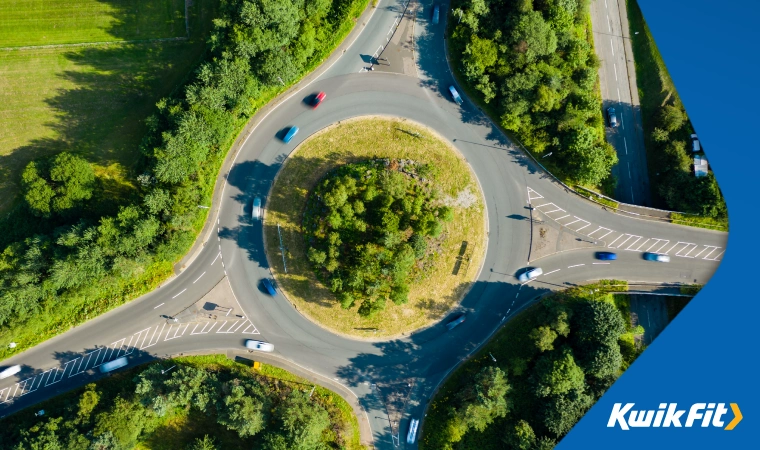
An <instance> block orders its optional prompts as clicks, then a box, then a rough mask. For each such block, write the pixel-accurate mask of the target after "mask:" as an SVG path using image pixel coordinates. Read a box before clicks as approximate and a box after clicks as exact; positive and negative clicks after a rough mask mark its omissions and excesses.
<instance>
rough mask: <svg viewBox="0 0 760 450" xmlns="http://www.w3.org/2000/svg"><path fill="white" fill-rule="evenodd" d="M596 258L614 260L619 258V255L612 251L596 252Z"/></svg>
mask: <svg viewBox="0 0 760 450" xmlns="http://www.w3.org/2000/svg"><path fill="white" fill-rule="evenodd" d="M596 259H601V260H602V261H614V260H616V259H617V255H616V254H615V253H612V252H596Z"/></svg>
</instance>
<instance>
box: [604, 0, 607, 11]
mask: <svg viewBox="0 0 760 450" xmlns="http://www.w3.org/2000/svg"><path fill="white" fill-rule="evenodd" d="M604 9H607V0H604Z"/></svg>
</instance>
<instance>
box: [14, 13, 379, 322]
mask: <svg viewBox="0 0 760 450" xmlns="http://www.w3.org/2000/svg"><path fill="white" fill-rule="evenodd" d="M362 4H366V1H362V0H221V2H220V6H219V8H218V12H219V15H218V17H217V18H216V19H215V20H214V21H213V23H214V27H213V33H212V34H211V36H210V37H209V41H208V42H209V43H208V50H207V52H206V57H205V59H204V61H203V62H202V63H201V64H200V65H199V67H198V68H197V70H196V72H195V73H194V74H192V76H191V77H190V78H189V81H188V82H187V84H186V85H185V86H184V87H182V88H181V89H178V90H177V94H176V95H174V96H173V97H170V98H166V99H163V100H161V101H159V102H158V105H157V106H158V109H157V112H156V113H155V114H153V115H152V116H150V117H149V118H148V119H147V123H148V126H149V130H150V131H149V133H148V134H147V135H146V136H145V138H144V139H143V142H142V144H141V151H142V155H143V158H142V161H141V163H140V168H141V169H140V172H141V175H139V176H137V177H136V180H133V183H134V185H135V188H134V189H133V195H131V196H130V197H129V198H111V197H109V193H108V191H107V189H103V188H102V186H103V185H104V184H106V182H107V180H101V179H98V177H96V175H95V174H94V173H93V169H92V167H91V166H90V164H89V163H88V162H87V161H85V160H84V159H82V158H81V157H79V156H76V152H66V153H62V154H60V155H58V156H55V157H54V158H52V159H46V160H40V161H34V162H32V163H30V164H29V165H28V166H27V167H26V168H25V169H24V171H23V174H22V176H21V178H22V185H23V198H24V200H25V202H24V205H22V206H21V207H19V208H16V210H15V211H14V213H13V214H12V215H11V216H9V218H8V219H7V220H5V221H4V223H2V224H0V231H1V232H0V326H12V325H17V324H19V323H22V322H23V321H24V320H26V319H28V318H29V317H30V316H31V315H32V314H34V313H36V312H39V311H41V310H42V309H43V308H48V307H49V306H55V304H58V303H61V302H67V301H69V299H70V298H72V297H76V296H81V297H84V298H86V299H87V300H85V301H81V300H80V301H79V302H78V303H79V304H84V305H85V306H84V308H85V309H86V310H89V311H91V310H93V309H94V310H97V311H102V310H103V307H99V308H100V309H98V308H90V307H89V306H87V305H91V304H92V303H93V302H96V301H99V300H102V301H104V302H106V303H108V304H109V305H113V304H114V303H113V302H114V300H113V299H114V298H115V297H116V298H118V297H120V296H124V297H127V296H128V295H129V294H128V293H125V292H124V289H125V288H124V286H127V285H129V283H134V280H135V279H137V278H139V277H140V276H149V275H150V270H149V268H150V267H165V266H166V263H171V262H173V261H176V260H177V259H178V258H179V257H180V256H181V255H182V254H183V252H185V251H186V250H187V249H188V247H189V245H190V244H191V242H192V241H193V239H194V237H195V232H196V231H197V230H198V228H199V222H200V219H201V218H202V214H203V211H204V210H201V209H199V208H198V205H199V204H202V203H203V202H204V201H207V199H208V198H209V196H210V191H211V189H212V187H213V184H214V181H215V177H216V175H217V173H216V171H217V168H218V167H219V163H220V161H221V160H222V159H223V157H224V155H225V153H226V150H227V149H228V148H229V146H230V144H231V142H232V140H233V139H234V137H235V136H234V133H235V131H236V130H237V129H238V127H239V126H240V125H241V124H242V123H243V121H244V120H245V119H246V118H247V117H248V116H250V115H251V114H252V113H253V111H254V109H253V106H252V105H253V104H254V103H255V101H256V99H257V98H258V97H259V96H260V95H261V94H262V92H264V91H266V90H269V91H271V90H272V89H273V88H274V87H276V86H280V83H283V84H287V83H290V82H292V81H293V80H295V78H296V77H298V76H299V75H300V74H301V73H302V72H303V71H304V69H305V68H306V67H307V66H309V65H310V64H312V63H313V59H314V58H317V57H322V55H323V54H324V53H325V51H326V50H328V49H329V47H330V46H332V45H335V44H336V42H334V39H335V36H334V33H335V32H336V30H337V29H338V28H340V27H341V25H342V24H344V23H346V22H347V21H350V20H351V17H349V14H355V12H356V10H357V6H361V5H362ZM99 186H100V187H101V188H100V189H99ZM162 264H163V266H162ZM164 270H165V269H164ZM143 282H145V283H147V282H149V280H146V281H143ZM93 286H96V287H98V289H100V290H99V291H97V292H93V291H92V287H93ZM88 287H89V288H90V291H88V292H87V293H83V292H82V291H83V290H84V289H85V288H88ZM116 304H118V301H117V302H116ZM48 309H49V308H48ZM82 315H84V314H82Z"/></svg>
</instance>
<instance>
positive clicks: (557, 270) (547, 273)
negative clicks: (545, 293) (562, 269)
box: [544, 269, 559, 276]
mask: <svg viewBox="0 0 760 450" xmlns="http://www.w3.org/2000/svg"><path fill="white" fill-rule="evenodd" d="M554 272H559V269H555V270H552V271H551V272H546V273H545V274H544V276H546V275H549V274H550V273H554Z"/></svg>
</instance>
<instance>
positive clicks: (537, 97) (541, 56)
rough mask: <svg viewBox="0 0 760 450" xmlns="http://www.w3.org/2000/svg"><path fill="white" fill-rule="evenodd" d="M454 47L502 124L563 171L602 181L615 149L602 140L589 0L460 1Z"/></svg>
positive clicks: (589, 180)
mask: <svg viewBox="0 0 760 450" xmlns="http://www.w3.org/2000/svg"><path fill="white" fill-rule="evenodd" d="M457 4H458V8H456V9H455V10H454V15H455V17H456V16H459V17H460V20H458V21H457V22H455V25H454V26H453V31H452V33H451V42H452V45H451V51H452V52H453V53H454V54H455V55H456V57H458V58H459V59H460V60H461V70H462V74H463V75H464V77H465V78H466V80H467V81H468V82H469V83H470V84H471V85H472V86H473V87H474V88H475V90H476V91H478V92H479V93H480V94H481V95H482V99H483V101H485V102H486V103H489V104H491V105H493V108H494V109H495V111H496V113H497V114H499V116H500V121H501V125H502V126H503V127H504V128H506V129H507V130H509V131H511V132H513V133H515V134H516V135H517V137H518V138H519V139H520V140H521V141H522V142H523V143H524V144H525V145H526V146H527V147H528V148H529V149H530V150H532V151H534V152H539V153H541V152H544V153H549V152H552V153H553V154H554V155H555V156H554V157H553V158H552V160H551V163H553V164H554V165H555V166H556V170H558V171H559V172H560V173H559V174H560V175H561V176H565V177H569V178H570V179H571V180H572V181H574V182H576V183H580V184H585V185H592V186H595V185H598V184H600V183H601V182H602V181H603V180H605V179H607V178H608V177H609V176H610V169H611V168H612V166H614V165H615V164H616V163H617V153H616V152H615V150H614V149H613V148H612V146H610V145H609V144H608V143H607V142H606V141H605V139H604V133H603V120H602V114H601V113H602V108H601V98H600V96H599V93H598V78H597V72H596V71H597V67H598V61H597V58H596V55H595V54H594V52H593V49H592V46H591V43H590V42H589V40H588V36H590V30H588V29H587V22H586V20H585V16H586V14H587V8H588V2H587V1H585V0H545V1H530V0H522V1H518V2H503V1H491V2H486V1H484V0H461V1H459V2H457Z"/></svg>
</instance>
